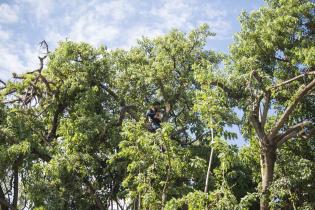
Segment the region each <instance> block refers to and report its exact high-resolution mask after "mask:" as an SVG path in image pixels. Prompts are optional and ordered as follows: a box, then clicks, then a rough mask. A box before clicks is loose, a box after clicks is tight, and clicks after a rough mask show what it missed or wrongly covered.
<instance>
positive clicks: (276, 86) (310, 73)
mask: <svg viewBox="0 0 315 210" xmlns="http://www.w3.org/2000/svg"><path fill="white" fill-rule="evenodd" d="M306 75H315V71H309V72H306V73H305V74H300V75H298V76H296V77H293V78H291V79H289V80H286V81H284V82H281V83H279V84H276V85H273V86H272V87H270V89H276V88H278V87H281V86H283V85H286V84H289V83H291V82H293V81H295V80H298V79H300V78H303V77H305V76H306Z"/></svg>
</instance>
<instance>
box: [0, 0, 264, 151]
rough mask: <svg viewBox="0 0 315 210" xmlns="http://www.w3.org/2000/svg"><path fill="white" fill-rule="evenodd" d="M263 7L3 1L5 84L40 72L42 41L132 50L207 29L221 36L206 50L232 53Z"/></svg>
mask: <svg viewBox="0 0 315 210" xmlns="http://www.w3.org/2000/svg"><path fill="white" fill-rule="evenodd" d="M262 5H264V2H263V0H221V1H220V0H172V1H171V0H156V1H152V0H147V1H145V0H115V1H114V0H112V1H104V0H103V1H102V0H90V1H89V0H85V1H84V0H68V1H67V0H11V1H10V0H0V78H1V79H4V80H6V79H8V78H9V77H10V75H11V73H12V72H17V73H19V72H24V71H27V70H32V69H34V68H36V67H37V65H38V59H37V55H38V54H39V42H40V41H42V40H46V41H47V43H48V44H49V46H50V49H53V48H55V47H56V46H57V44H58V41H60V40H65V39H68V40H74V41H84V42H88V43H90V44H92V45H93V46H95V47H97V46H99V45H101V44H105V45H106V46H107V47H108V48H109V49H115V48H125V49H128V48H129V47H131V46H133V45H135V44H136V40H137V39H138V38H141V36H147V37H155V36H158V35H163V34H165V33H167V32H168V31H170V30H171V29H172V28H178V29H180V30H183V31H185V32H187V31H190V30H191V29H193V28H195V27H197V26H199V25H200V24H203V23H207V24H208V25H209V26H210V28H211V30H212V31H213V32H215V33H216V34H217V35H216V36H215V37H212V38H210V39H209V40H208V45H207V47H209V48H210V49H213V50H216V51H222V52H228V46H229V45H230V44H231V43H232V41H233V34H234V33H235V32H237V31H239V30H240V24H239V22H238V16H239V14H240V13H241V11H242V10H245V11H248V12H250V11H252V10H255V9H258V8H259V7H261V6H262ZM232 130H237V128H233V129H232ZM235 143H237V144H238V145H241V144H243V143H242V141H237V142H235Z"/></svg>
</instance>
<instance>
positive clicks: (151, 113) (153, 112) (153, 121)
mask: <svg viewBox="0 0 315 210" xmlns="http://www.w3.org/2000/svg"><path fill="white" fill-rule="evenodd" d="M160 107H161V103H160V102H158V101H155V102H154V103H153V104H152V107H151V108H150V109H149V110H148V111H147V113H146V117H147V119H148V121H149V124H148V130H149V131H150V132H155V131H156V130H157V129H159V128H161V121H162V118H163V113H162V110H161V108H160Z"/></svg>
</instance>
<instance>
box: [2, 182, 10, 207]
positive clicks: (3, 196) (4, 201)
mask: <svg viewBox="0 0 315 210" xmlns="http://www.w3.org/2000/svg"><path fill="white" fill-rule="evenodd" d="M0 209H1V210H9V203H8V202H7V200H6V198H5V195H4V192H3V190H2V187H1V186H0Z"/></svg>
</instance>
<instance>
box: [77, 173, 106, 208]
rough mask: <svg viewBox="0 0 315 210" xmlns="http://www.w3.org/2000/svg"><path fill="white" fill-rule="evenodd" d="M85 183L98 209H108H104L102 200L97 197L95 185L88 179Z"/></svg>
mask: <svg viewBox="0 0 315 210" xmlns="http://www.w3.org/2000/svg"><path fill="white" fill-rule="evenodd" d="M83 181H84V183H85V184H86V186H87V188H88V190H89V193H90V195H91V196H92V198H93V199H94V201H95V203H96V205H97V207H98V209H100V210H105V209H107V208H105V207H104V205H103V203H102V201H101V199H100V198H99V197H98V196H97V194H96V190H95V189H94V187H93V185H92V184H91V183H90V182H89V180H88V179H87V178H85V179H84V180H83Z"/></svg>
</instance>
